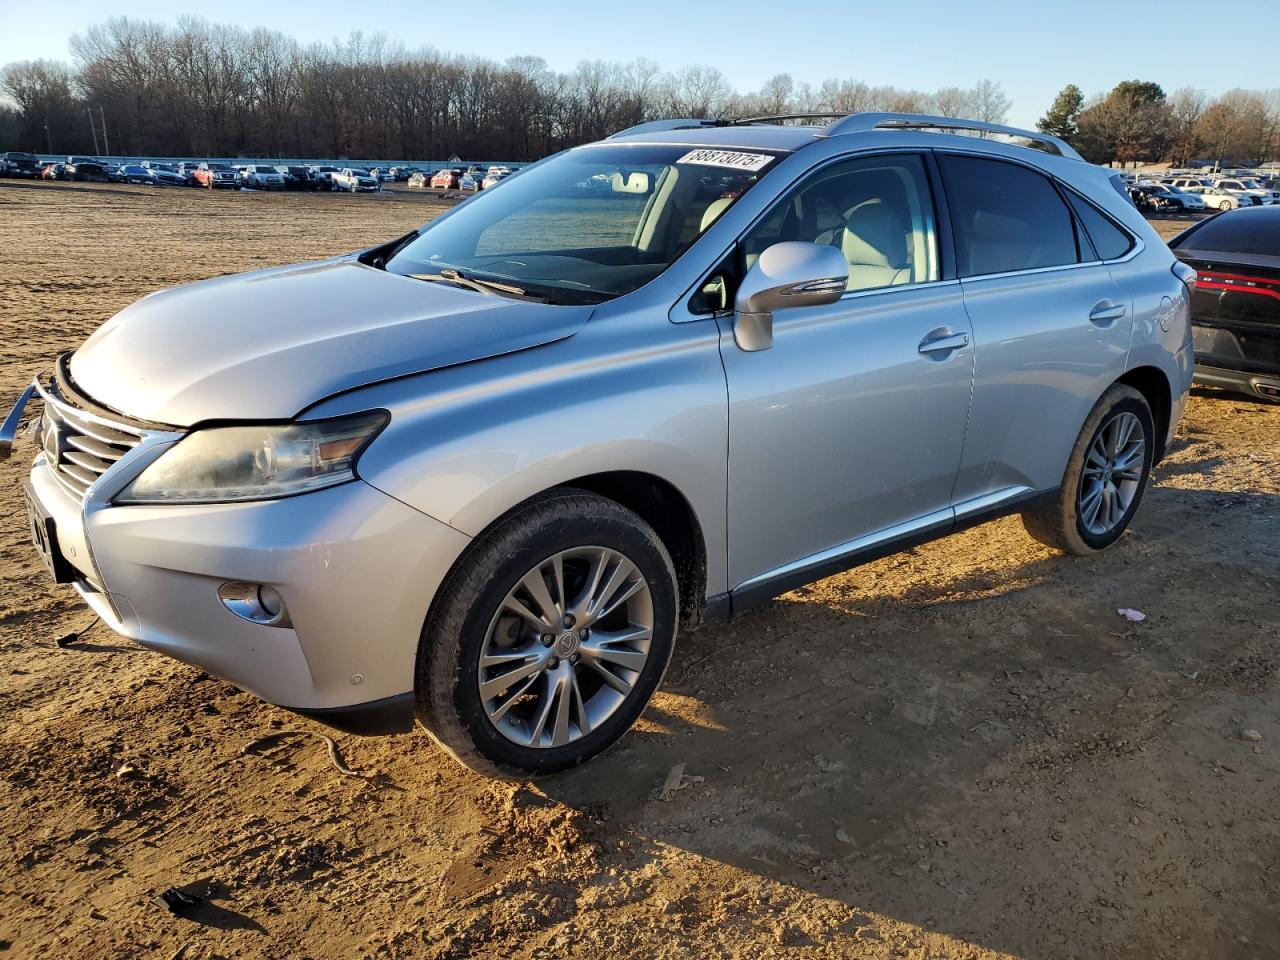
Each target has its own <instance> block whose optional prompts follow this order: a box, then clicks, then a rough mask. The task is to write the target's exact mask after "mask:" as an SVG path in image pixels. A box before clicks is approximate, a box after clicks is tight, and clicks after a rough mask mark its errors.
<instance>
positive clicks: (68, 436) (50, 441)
mask: <svg viewBox="0 0 1280 960" xmlns="http://www.w3.org/2000/svg"><path fill="white" fill-rule="evenodd" d="M36 390H37V392H38V393H39V394H40V399H41V400H43V401H44V413H43V415H42V416H41V418H40V422H39V425H38V428H37V431H36V443H37V445H38V446H39V447H40V449H41V450H42V451H43V453H44V458H45V462H46V463H47V464H48V465H49V467H50V468H51V469H50V471H49V472H50V475H51V476H52V477H53V479H54V480H55V481H57V483H58V486H60V487H61V488H62V489H63V490H65V491H66V492H67V493H68V494H69V495H70V496H71V497H72V498H73V499H75V500H77V501H79V502H81V503H83V502H84V500H85V498H86V497H87V495H88V492H89V487H90V486H92V485H93V484H94V483H95V482H96V481H97V480H98V478H99V477H101V476H103V475H104V474H106V473H107V472H108V471H109V470H110V469H111V468H112V467H113V466H115V464H116V463H117V462H118V461H119V460H120V459H121V458H122V457H124V456H125V454H127V453H129V451H131V450H133V449H134V448H135V447H136V446H138V444H140V443H141V442H142V441H143V440H144V439H145V438H146V437H147V436H148V433H149V432H148V431H146V430H144V429H142V428H141V427H136V426H134V425H133V424H130V423H127V422H125V421H123V420H110V419H108V418H106V417H104V416H102V415H100V414H97V413H93V412H91V411H89V410H85V409H83V408H81V407H79V406H76V405H74V404H72V403H69V402H68V401H67V400H66V399H64V398H63V397H62V395H61V394H60V392H59V391H58V387H57V384H56V382H55V381H54V380H53V378H51V377H50V378H45V377H38V378H37V379H36Z"/></svg>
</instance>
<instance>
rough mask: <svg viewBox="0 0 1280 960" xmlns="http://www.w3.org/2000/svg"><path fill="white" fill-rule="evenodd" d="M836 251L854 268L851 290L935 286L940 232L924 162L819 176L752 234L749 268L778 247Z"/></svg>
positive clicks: (875, 163) (849, 168)
mask: <svg viewBox="0 0 1280 960" xmlns="http://www.w3.org/2000/svg"><path fill="white" fill-rule="evenodd" d="M787 240H800V241H804V242H807V243H821V244H825V245H827V246H831V247H834V248H835V249H837V250H839V251H840V252H841V253H842V254H844V257H845V259H846V260H847V261H848V262H849V287H848V288H849V289H850V290H873V289H876V288H878V287H894V286H899V285H902V284H909V283H925V282H927V281H930V280H937V279H938V277H939V272H938V255H937V231H936V229H935V226H934V216H933V199H932V193H931V192H930V189H929V179H928V176H927V174H926V173H925V166H924V161H923V160H922V159H921V158H920V157H919V156H917V155H915V154H902V155H887V156H871V157H859V158H857V159H853V160H847V161H844V162H841V163H837V164H833V165H832V166H830V167H828V168H826V169H825V170H821V171H819V172H818V173H816V174H814V175H813V176H812V177H810V178H809V179H808V180H806V181H805V182H804V183H803V184H802V185H801V186H800V187H798V188H797V189H796V190H795V191H794V192H792V193H791V194H790V195H789V196H787V197H786V198H785V199H784V200H783V201H782V202H781V203H779V204H778V206H777V207H775V208H774V209H773V210H772V211H771V212H770V213H769V214H768V215H767V216H766V217H765V219H764V220H763V221H761V222H760V223H759V224H757V225H756V227H755V228H754V229H753V230H752V231H751V232H750V233H749V234H748V235H747V237H746V239H745V240H744V241H743V245H742V252H743V255H744V257H745V266H746V267H747V268H748V269H749V268H750V267H751V266H752V265H753V264H754V263H755V261H756V260H757V259H759V257H760V254H761V253H763V252H764V251H765V250H766V249H767V248H768V247H770V246H772V245H773V244H775V243H780V242H783V241H787Z"/></svg>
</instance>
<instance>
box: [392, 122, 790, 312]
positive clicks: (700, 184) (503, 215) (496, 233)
mask: <svg viewBox="0 0 1280 960" xmlns="http://www.w3.org/2000/svg"><path fill="white" fill-rule="evenodd" d="M778 157H779V154H778V153H776V152H764V151H751V152H740V151H734V150H727V149H720V148H710V147H708V148H693V147H689V146H674V145H656V144H655V145H650V144H606V145H603V146H591V147H582V148H579V149H576V150H570V151H568V152H566V153H563V154H560V155H559V156H557V157H553V158H552V159H550V160H548V161H546V162H544V163H542V164H539V165H538V166H536V167H531V168H529V169H528V170H522V171H520V173H519V175H518V176H513V177H511V178H510V179H508V180H506V181H505V182H503V184H502V188H501V189H494V190H485V191H484V192H482V193H479V194H477V195H476V196H475V197H474V198H473V199H472V200H469V201H468V202H467V203H466V205H465V206H463V207H460V208H459V209H458V210H457V211H456V212H455V213H453V214H451V215H450V216H448V217H447V218H444V219H442V220H440V221H438V222H436V223H433V224H431V225H429V226H428V227H427V228H426V229H424V230H423V231H422V233H421V234H420V235H419V237H418V238H417V239H416V240H414V241H413V242H411V243H409V244H408V245H406V246H405V247H404V248H403V249H401V250H400V251H398V252H397V253H396V254H395V255H394V256H393V257H392V258H391V259H390V260H389V261H388V262H387V269H388V270H390V271H392V272H393V273H399V274H402V275H406V276H420V275H427V276H431V277H435V276H441V275H442V272H444V275H446V278H447V276H448V275H450V274H452V273H456V274H458V275H460V276H462V277H464V278H466V279H471V280H477V281H483V280H490V281H497V282H500V283H502V284H503V285H504V286H505V287H507V288H508V291H510V290H511V289H516V290H519V291H522V292H523V293H526V294H528V295H530V296H536V297H539V298H541V299H545V300H549V301H551V302H553V303H599V302H601V301H604V300H608V299H610V298H612V297H617V296H621V295H623V294H626V293H630V292H631V291H632V290H635V289H637V288H638V287H641V286H643V285H644V284H646V283H648V282H649V281H650V280H652V279H654V278H655V277H657V276H658V275H659V274H661V273H662V272H663V271H664V270H666V269H667V268H668V267H669V266H670V265H671V264H672V263H674V262H675V261H676V259H678V258H679V257H680V256H681V255H682V254H683V253H684V252H685V250H687V249H688V248H689V246H690V245H691V244H692V243H693V242H694V241H695V240H697V239H698V237H699V236H701V235H702V234H703V233H704V232H706V230H707V229H709V228H710V226H711V225H712V224H713V223H714V222H715V221H716V220H717V219H719V218H720V217H721V216H723V215H724V212H725V211H726V210H727V209H728V208H729V207H730V206H731V205H732V204H733V203H735V202H736V201H737V200H738V198H739V197H741V196H742V195H743V194H744V193H745V192H746V191H747V190H749V189H751V187H752V186H754V185H755V184H756V183H757V182H758V181H759V179H760V178H761V177H762V176H763V175H764V174H765V172H766V171H767V170H768V169H769V168H770V167H772V166H773V165H774V164H775V163H776V162H777V160H778ZM442 175H443V176H448V175H449V173H448V171H446V172H444V173H443V174H442Z"/></svg>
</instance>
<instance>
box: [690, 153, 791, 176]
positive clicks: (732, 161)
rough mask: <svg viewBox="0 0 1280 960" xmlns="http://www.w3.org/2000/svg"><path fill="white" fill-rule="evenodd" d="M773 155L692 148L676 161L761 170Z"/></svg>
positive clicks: (735, 168) (707, 165)
mask: <svg viewBox="0 0 1280 960" xmlns="http://www.w3.org/2000/svg"><path fill="white" fill-rule="evenodd" d="M772 159H773V157H772V156H770V155H769V154H767V153H738V152H736V151H734V150H690V151H689V152H688V153H686V154H685V155H684V156H683V157H681V158H680V159H679V160H677V161H676V163H699V164H702V165H703V166H706V167H730V168H732V169H734V170H753V171H754V170H759V169H760V168H761V167H763V166H764V165H765V164H767V163H768V162H769V161H770V160H772Z"/></svg>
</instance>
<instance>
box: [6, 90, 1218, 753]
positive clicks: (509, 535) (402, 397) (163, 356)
mask: <svg viewBox="0 0 1280 960" xmlns="http://www.w3.org/2000/svg"><path fill="white" fill-rule="evenodd" d="M777 119H779V118H767V120H763V121H741V122H734V123H714V122H707V121H698V120H673V121H660V122H657V123H652V124H645V125H642V126H640V127H636V128H633V129H631V130H627V131H624V132H623V133H621V134H618V135H616V136H614V137H611V138H609V139H608V140H606V141H604V142H601V143H595V144H590V145H588V146H584V147H579V148H576V149H572V150H568V151H566V152H564V153H560V154H557V155H555V156H553V157H550V158H548V159H546V160H543V161H542V162H540V163H538V164H535V165H533V166H530V167H528V168H526V169H523V170H521V171H520V172H519V173H518V174H516V175H514V176H512V177H509V178H507V179H505V180H503V181H502V182H501V183H500V184H498V185H497V186H496V187H494V188H491V189H489V190H485V191H484V192H483V193H481V194H479V195H478V196H476V197H474V198H472V199H470V200H468V201H467V202H466V203H463V204H461V205H459V206H458V207H457V208H455V209H454V210H452V211H451V212H449V213H447V214H446V215H444V216H441V217H440V218H439V219H437V220H435V221H433V222H432V223H430V224H429V225H428V226H426V227H424V228H423V229H421V230H418V231H415V232H413V233H411V234H409V235H408V236H405V237H402V238H400V239H398V240H394V241H392V242H390V243H387V244H385V245H383V246H380V247H377V248H374V249H371V250H367V251H364V252H362V253H359V254H352V255H350V256H343V257H338V258H335V259H333V260H328V261H324V262H320V263H310V264H305V265H301V266H291V267H282V268H279V269H272V270H264V271H260V272H257V273H252V274H248V275H244V276H231V277H222V278H218V279H214V280H208V281H204V282H202V283H197V284H193V285H191V286H186V287H181V288H178V289H173V290H166V291H163V292H160V293H156V294H153V295H151V296H149V297H146V298H145V299H143V300H141V301H139V302H138V303H136V304H134V305H133V306H131V307H128V308H127V309H125V310H123V311H122V312H121V313H119V314H117V315H116V316H115V317H113V318H112V319H111V320H109V321H107V323H106V324H104V325H103V326H102V328H101V329H100V330H98V331H97V332H96V333H95V334H94V335H93V336H91V337H90V338H89V339H88V340H87V341H86V342H85V343H84V345H83V346H81V347H80V348H79V349H78V350H76V351H75V352H74V353H72V354H70V355H66V356H63V357H60V358H58V360H57V361H56V363H55V364H54V365H53V367H52V369H51V370H50V371H49V372H48V373H47V374H44V375H42V376H40V377H39V378H37V380H36V382H35V383H34V384H33V385H32V388H31V390H29V391H28V395H30V394H31V393H32V391H34V393H35V394H36V395H38V397H39V398H40V399H41V400H42V401H43V415H42V417H41V419H40V420H39V421H38V422H37V423H36V424H35V427H34V429H33V430H32V431H31V432H32V434H33V436H34V438H35V442H36V444H37V446H38V450H37V451H36V452H37V456H36V458H35V465H34V467H33V469H32V471H31V475H30V483H29V486H28V497H27V502H28V505H29V508H30V515H31V524H32V535H33V537H34V539H35V542H36V545H37V547H38V549H39V551H40V553H41V554H42V556H43V557H44V559H45V560H46V562H47V563H48V565H49V567H50V569H51V570H52V572H53V574H54V577H55V579H56V580H57V581H59V582H62V583H68V584H71V585H72V586H73V587H74V588H75V589H76V590H78V591H79V592H80V594H81V595H82V596H83V597H84V598H85V600H86V601H87V602H88V603H89V604H90V606H92V608H93V609H94V610H95V611H96V612H97V613H98V614H100V615H101V616H102V618H103V619H104V620H105V621H106V622H107V623H108V624H110V626H111V627H112V628H113V629H114V630H116V631H117V632H119V633H121V634H123V635H125V636H127V637H131V638H133V639H135V640H137V641H138V642H140V643H141V644H143V645H145V646H147V647H150V648H152V649H155V650H159V651H162V652H164V653H167V654H169V655H170V656H173V657H176V658H178V659H180V660H183V661H186V662H189V663H193V664H196V665H198V666H200V667H202V668H204V669H205V670H208V671H209V672H211V673H214V674H217V675H219V676H221V677H225V678H227V679H228V680H230V681H231V682H232V683H235V684H237V685H238V686H240V687H243V688H244V689H246V690H250V691H252V692H254V693H256V694H257V695H259V696H261V697H263V698H264V699H266V700H269V701H271V702H272V703H277V704H281V705H283V706H285V707H288V708H290V709H292V710H295V711H298V712H301V713H304V714H307V715H309V716H312V717H314V718H317V719H319V720H322V721H325V722H327V723H329V724H331V725H333V726H335V727H338V728H341V729H345V730H350V731H355V732H361V733H388V732H396V731H406V730H409V729H410V728H411V727H412V725H413V721H414V718H415V717H416V718H417V719H418V720H419V721H421V723H422V724H423V725H424V726H425V727H426V729H427V730H429V731H430V733H431V734H432V736H434V737H435V738H436V740H438V741H439V742H440V744H441V745H443V746H444V747H445V748H446V749H447V750H448V751H449V752H450V753H452V754H453V755H454V756H455V757H456V758H458V759H459V760H461V761H462V762H463V763H466V764H468V765H471V766H473V767H476V768H478V769H481V770H487V771H491V772H492V771H506V772H535V773H537V772H550V771H555V770H562V769H565V768H567V767H571V766H573V765H574V764H577V763H581V762H582V761H584V760H586V759H587V758H589V757H591V756H592V755H594V754H597V753H599V752H600V751H601V750H603V749H605V748H606V747H608V746H609V745H610V744H612V743H613V742H614V741H616V740H617V739H618V738H619V737H620V736H621V735H622V734H623V733H624V732H625V731H626V730H627V729H628V727H629V726H630V725H631V724H632V723H633V722H634V721H635V720H636V718H637V717H639V716H640V713H641V711H642V710H643V709H644V708H645V705H646V704H647V703H648V701H649V699H650V698H651V697H652V695H653V693H654V691H655V689H656V688H657V686H658V684H659V683H660V682H661V680H662V675H663V671H664V670H665V669H666V666H667V663H668V662H669V661H670V659H671V652H672V645H673V643H674V642H675V638H676V633H677V629H678V628H680V627H685V628H688V627H692V626H694V625H696V624H698V623H700V622H702V621H705V620H708V619H712V618H719V617H726V616H729V615H730V614H736V613H739V612H741V611H743V610H746V609H748V608H750V607H752V606H754V605H757V604H760V603H762V602H765V601H767V600H768V599H769V598H771V597H773V596H775V595H777V594H779V593H781V592H784V591H786V590H790V589H792V588H793V587H795V586H797V585H799V584H802V583H805V582H807V581H811V580H814V579H816V578H819V577H824V576H827V575H828V574H831V573H833V572H835V571H838V570H842V569H845V568H848V567H851V566H854V565H856V564H859V563H862V562H865V561H867V560H870V559H873V558H876V557H880V556H883V555H885V554H888V553H892V552H894V551H897V550H901V549H904V548H906V547H909V546H911V545H913V544H918V543H920V542H922V541H925V540H929V539H932V538H935V537H940V536H943V535H945V534H948V533H951V532H953V531H955V530H958V529H960V528H963V527H967V526H970V525H972V524H976V523H980V522H982V521H984V520H987V519H990V518H992V517H995V516H998V515H1001V514H1009V513H1021V514H1022V516H1023V518H1024V521H1025V524H1026V528H1027V530H1028V531H1029V533H1030V534H1031V535H1032V536H1033V537H1035V538H1037V539H1038V540H1040V541H1042V542H1044V543H1046V544H1049V545H1051V546H1053V547H1057V548H1059V549H1062V550H1065V551H1068V552H1073V553H1090V552H1092V551H1096V550H1100V549H1102V548H1104V547H1106V546H1108V545H1109V544H1111V543H1113V542H1114V541H1115V540H1116V539H1117V538H1118V537H1119V536H1120V535H1121V533H1122V532H1123V531H1124V529H1125V528H1126V527H1127V526H1128V524H1129V522H1130V520H1131V519H1132V517H1133V514H1134V511H1135V510H1136V509H1137V507H1138V503H1139V501H1140V500H1141V498H1142V493H1143V490H1144V488H1145V486H1146V484H1147V481H1148V477H1149V476H1150V472H1151V468H1152V464H1153V463H1155V462H1156V461H1158V460H1159V459H1160V457H1161V455H1162V454H1163V453H1164V450H1165V447H1166V444H1167V443H1168V440H1169V437H1170V436H1171V435H1172V433H1173V430H1174V426H1175V424H1176V422H1177V420H1178V417H1179V415H1180V414H1181V412H1182V409H1183V404H1184V402H1185V399H1186V396H1187V390H1188V386H1189V384H1190V382H1191V373H1192V354H1191V349H1190V344H1191V338H1190V327H1189V323H1188V299H1189V297H1188V284H1189V283H1194V274H1193V273H1192V272H1191V271H1190V270H1189V269H1188V268H1185V267H1183V266H1181V265H1180V264H1178V262H1177V261H1176V260H1175V259H1174V257H1173V256H1172V255H1171V254H1170V252H1169V250H1168V249H1167V248H1166V247H1165V245H1164V244H1163V243H1162V242H1161V241H1160V239H1159V238H1158V237H1157V235H1156V234H1155V233H1154V232H1153V230H1152V229H1151V228H1150V227H1149V226H1148V225H1147V224H1146V222H1145V221H1144V220H1143V218H1142V217H1141V216H1140V215H1139V214H1138V213H1137V211H1136V210H1135V209H1134V208H1133V206H1132V205H1131V204H1130V203H1129V202H1128V201H1127V199H1126V198H1125V197H1124V195H1123V188H1122V185H1121V184H1120V183H1119V182H1118V181H1117V180H1115V179H1114V177H1112V176H1111V175H1109V173H1108V171H1105V170H1103V169H1100V168H1098V167H1094V166H1090V165H1088V164H1086V163H1084V162H1083V161H1082V160H1081V159H1080V158H1079V156H1078V155H1077V154H1076V153H1075V152H1074V151H1073V150H1072V149H1071V148H1070V147H1069V146H1067V145H1066V144H1064V143H1062V142H1060V141H1057V140H1055V139H1053V138H1050V137H1046V136H1042V135H1040V134H1034V133H1030V132H1027V131H1019V130H1013V129H1010V128H1006V127H998V126H993V125H989V124H980V123H969V122H964V121H955V120H945V119H942V118H938V117H919V116H907V115H885V114H856V115H852V116H846V117H840V118H837V119H835V121H834V122H832V123H829V124H826V125H820V124H818V123H815V122H814V121H813V120H812V119H810V120H807V122H805V123H799V124H798V123H795V122H794V121H795V120H796V119H800V120H805V119H806V118H785V119H786V120H787V121H789V122H785V123H781V124H780V123H777V122H768V121H772V120H777ZM974 134H977V135H974ZM25 400H26V398H25V397H24V401H25ZM21 410H22V403H19V405H18V407H17V408H16V409H15V412H14V413H13V415H11V417H10V419H9V423H8V429H9V430H10V432H12V430H13V429H14V428H15V425H16V424H17V422H18V419H19V417H20V416H21Z"/></svg>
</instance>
